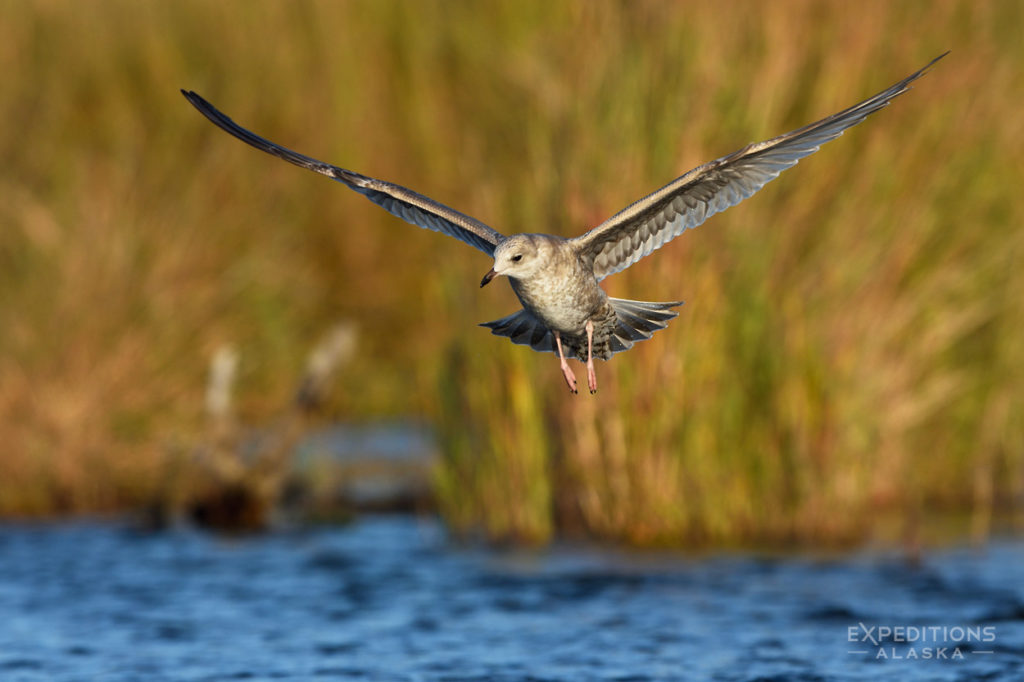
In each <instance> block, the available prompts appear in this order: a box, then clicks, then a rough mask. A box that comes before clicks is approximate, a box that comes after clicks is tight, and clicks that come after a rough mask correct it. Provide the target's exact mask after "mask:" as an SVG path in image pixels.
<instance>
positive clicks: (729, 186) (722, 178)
mask: <svg viewBox="0 0 1024 682" xmlns="http://www.w3.org/2000/svg"><path fill="white" fill-rule="evenodd" d="M946 54H948V52H947V53H944V54H942V55H939V56H938V57H936V58H935V59H933V60H932V61H931V62H929V63H928V64H927V65H926V66H925V67H924V68H922V69H921V70H919V71H916V72H915V73H913V74H911V75H909V76H907V77H906V78H904V79H903V80H901V81H899V82H898V83H895V84H894V85H892V86H891V87H888V88H886V89H885V90H883V91H881V92H879V93H878V94H877V95H874V96H872V97H869V98H868V99H866V100H864V101H863V102H861V103H860V104H855V105H854V106H852V107H850V108H849V109H844V110H843V111H840V112H839V113H837V114H833V115H831V116H829V117H827V118H823V119H821V120H820V121H817V122H816V123H811V124H810V125H806V126H804V127H803V128H798V129H797V130H793V131H791V132H788V133H786V134H784V135H780V136H778V137H775V138H772V139H770V140H767V141H765V142H759V143H756V144H751V145H748V146H746V147H744V148H743V149H740V150H739V151H737V152H734V153H732V154H729V155H728V156H723V157H721V158H720V159H716V160H714V161H711V162H709V163H706V164H704V165H702V166H698V167H696V168H694V169H693V170H691V171H690V172H688V173H686V174H685V175H683V176H681V177H678V178H676V179H675V180H673V181H672V182H670V183H669V184H667V185H665V186H664V187H662V188H661V189H659V190H657V191H656V192H654V193H652V194H649V195H647V196H646V197H644V198H643V199H640V200H639V201H636V202H634V203H632V204H630V205H629V206H627V207H626V208H624V209H623V210H621V211H619V212H618V213H616V214H615V215H613V216H612V217H611V218H609V219H608V220H606V221H604V222H603V223H601V224H600V225H598V226H597V227H595V228H593V229H592V230H590V231H589V232H587V233H585V234H583V235H580V236H578V237H574V238H572V239H564V238H562V237H557V236H554V235H550V234H514V235H510V236H507V237H506V236H505V235H503V234H501V233H500V232H497V231H496V230H494V229H492V228H491V227H489V226H487V225H485V224H484V223H482V222H480V221H479V220H476V219H475V218H471V217H469V216H467V215H465V214H463V213H459V212H458V211H456V210H454V209H451V208H449V207H447V206H445V205H443V204H440V203H438V202H436V201H434V200H433V199H430V198H428V197H425V196H423V195H422V194H417V193H416V192H413V191H412V190H410V189H406V188H405V187H402V186H400V185H395V184H392V183H390V182H385V181H383V180H377V179H375V178H371V177H368V176H366V175H360V174H359V173H355V172H353V171H350V170H345V169H344V168H339V167H337V166H333V165H331V164H328V163H324V162H322V161H317V160H316V159H313V158H310V157H308V156H304V155H303V154H299V153H297V152H293V151H291V150H290V149H286V148H284V147H281V146H280V145H277V144H274V143H273V142H270V141H269V140H266V139H264V138H262V137H260V136H259V135H256V134H254V133H252V132H250V131H248V130H246V129H245V128H242V127H241V126H239V125H238V124H236V123H235V122H234V121H232V120H231V119H230V118H228V117H227V116H225V115H224V114H223V113H221V112H220V111H218V110H217V109H216V108H215V107H214V106H213V105H212V104H210V103H209V102H207V101H206V100H205V99H203V98H202V97H200V96H199V95H197V94H196V93H194V92H191V91H185V90H182V91H181V92H182V94H183V95H185V97H186V98H187V99H188V101H189V102H191V103H192V105H193V106H195V108H196V109H198V110H199V111H200V112H201V113H202V114H203V115H204V116H206V117H207V118H208V119H210V120H211V121H213V122H214V123H215V124H216V125H217V126H219V127H220V128H222V129H223V130H225V131H227V132H229V133H231V134H232V135H234V136H235V137H237V138H238V139H240V140H242V141H243V142H246V143H248V144H250V145H252V146H253V147H256V148H257V149H261V150H263V151H265V152H267V153H269V154H273V155H274V156H278V157H280V158H282V159H284V160H285V161H288V162H290V163H294V164H295V165H297V166H302V167H303V168H308V169H309V170H312V171H316V172H317V173H320V174H322V175H326V176H327V177H329V178H333V179H334V180H337V181H339V182H342V183H344V184H345V185H347V186H348V187H349V188H350V189H353V190H355V191H356V192H359V193H360V194H362V195H363V196H365V197H366V198H368V199H369V200H370V201H372V202H374V203H375V204H378V205H379V206H382V207H383V208H385V209H386V210H388V211H389V212H391V213H392V214H394V215H396V216H398V217H399V218H402V219H403V220H406V221H408V222H410V223H412V224H413V225H417V226H419V227H424V228H427V229H430V230H435V231H437V232H442V233H444V234H447V235H449V236H451V237H455V238H456V239H459V240H461V241H463V242H465V243H467V244H469V245H471V246H475V247H476V248H478V249H480V250H481V251H483V252H484V253H486V254H487V255H488V256H492V257H493V258H494V267H492V268H491V270H490V271H489V272H488V273H487V274H486V275H484V278H483V280H482V281H481V282H480V286H481V287H482V286H484V285H485V284H487V283H488V282H490V281H491V280H492V279H494V278H495V277H497V276H498V275H504V276H506V277H508V279H509V283H510V284H511V285H512V290H513V291H514V292H515V293H516V296H517V297H518V298H519V301H520V302H521V303H522V304H523V309H522V310H520V311H518V312H516V313H513V314H511V315H509V316H507V317H503V318H501V319H500V320H494V321H493V322H486V323H484V325H483V326H485V327H490V329H491V332H492V333H493V334H497V335H499V336H507V337H509V339H511V340H512V341H513V342H514V343H518V344H525V345H528V346H530V347H531V348H533V349H534V350H537V351H551V352H554V353H557V355H558V359H559V362H560V363H561V369H562V373H563V374H564V376H565V382H566V384H568V386H569V390H570V391H572V392H573V393H575V392H576V377H575V375H574V374H573V372H572V370H571V369H570V368H569V365H568V363H567V362H566V357H567V356H568V357H575V358H577V359H579V360H582V361H584V362H586V366H587V385H588V387H589V388H590V392H591V393H594V392H596V391H597V375H596V374H595V372H594V358H595V357H598V358H601V359H602V360H607V359H609V358H610V357H611V356H612V355H613V354H615V353H618V352H619V351H624V350H628V349H629V348H631V347H632V346H633V344H634V343H636V342H637V341H643V340H645V339H649V338H650V337H651V334H653V333H654V332H656V331H658V330H659V329H664V328H665V326H666V325H667V324H668V321H669V320H671V319H672V318H673V317H675V316H676V315H677V313H676V312H674V311H673V310H672V309H673V308H675V307H677V306H680V305H682V301H670V302H666V303H649V302H645V301H628V300H623V299H618V298H611V297H609V296H608V295H607V294H605V292H604V290H603V289H602V288H601V287H600V285H599V284H598V283H599V282H600V281H601V280H602V279H604V278H605V277H607V276H608V275H612V274H615V273H616V272H619V271H621V270H624V269H626V268H628V267H629V266H630V265H632V264H633V263H635V262H637V261H638V260H640V259H641V258H643V257H644V256H646V255H648V254H649V253H651V252H652V251H654V250H655V249H658V248H660V247H661V246H663V245H664V244H665V243H667V242H668V241H670V240H672V239H674V238H675V237H678V236H679V235H680V234H682V233H683V232H684V231H686V230H687V229H689V228H692V227H697V226H698V225H700V224H701V223H703V222H704V221H705V220H707V219H708V218H709V217H711V216H712V215H714V214H715V213H718V212H720V211H724V210H725V209H727V208H729V207H730V206H734V205H736V204H738V203H739V202H741V201H743V200H744V199H746V198H747V197H749V196H751V195H752V194H754V193H755V192H757V191H758V190H759V189H761V188H762V187H764V185H765V184H767V183H768V182H769V181H770V180H773V179H774V178H775V177H777V176H778V175H779V173H781V172H782V171H784V170H785V169H787V168H789V167H790V166H793V165H795V164H796V163H797V162H798V161H799V160H800V159H802V158H803V157H805V156H807V155H809V154H812V153H813V152H816V151H817V150H818V148H819V147H820V146H821V145H822V144H824V143H825V142H828V141H829V140H834V139H835V138H837V137H839V136H840V135H842V134H843V131H845V130H846V129H847V128H849V127H850V126H853V125H856V124H857V123H860V122H861V121H863V120H864V119H865V118H866V117H867V116H868V115H869V114H872V113H874V112H876V111H878V110H879V109H881V108H882V107H885V106H886V105H888V104H889V102H890V101H892V99H893V98H894V97H896V96H897V95H900V94H902V93H904V92H906V91H907V90H908V88H909V85H910V83H911V82H913V81H914V80H916V79H918V78H920V77H921V76H922V75H924V73H925V72H926V71H928V69H929V68H930V67H931V66H932V65H933V64H935V62H937V61H938V60H940V59H942V58H943V57H945V56H946Z"/></svg>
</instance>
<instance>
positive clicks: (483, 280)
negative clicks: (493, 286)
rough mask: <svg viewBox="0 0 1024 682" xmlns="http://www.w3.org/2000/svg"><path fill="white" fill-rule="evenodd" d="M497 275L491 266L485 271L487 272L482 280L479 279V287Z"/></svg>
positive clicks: (485, 284)
mask: <svg viewBox="0 0 1024 682" xmlns="http://www.w3.org/2000/svg"><path fill="white" fill-rule="evenodd" d="M497 276H498V273H496V272H495V271H494V268H491V269H490V270H489V271H488V272H487V274H486V275H484V278H483V279H482V280H480V288H483V287H485V286H487V283H488V282H490V281H491V280H492V279H494V278H495V277H497Z"/></svg>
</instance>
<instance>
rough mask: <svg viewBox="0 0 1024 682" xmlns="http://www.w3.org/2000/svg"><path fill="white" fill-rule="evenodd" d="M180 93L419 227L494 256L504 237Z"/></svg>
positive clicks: (241, 135)
mask: <svg viewBox="0 0 1024 682" xmlns="http://www.w3.org/2000/svg"><path fill="white" fill-rule="evenodd" d="M181 94H183V95H185V98H186V99H187V100H188V101H189V102H191V103H192V106H194V107H195V108H196V109H198V110H199V112H200V113H201V114H203V116H205V117H206V118H208V119H210V120H211V121H213V122H214V123H215V124H216V125H217V126H218V127H219V128H221V129H222V130H225V131H227V132H229V133H231V134H232V135H234V136H235V137H237V138H238V139H239V140H241V141H242V142H245V143H247V144H250V145H252V146H253V147H256V149H261V150H263V151H265V152H267V153H268V154H273V155H274V156H277V157H280V158H282V159H284V160H285V161H288V162H289V163H294V164H295V165H296V166H301V167H303V168H308V169H309V170H311V171H315V172H317V173H320V174H321V175H326V176H327V177H329V178H333V179H334V180H337V181H338V182H342V183H344V184H345V185H347V186H348V187H349V188H351V189H353V190H355V191H356V192H359V193H360V194H362V195H363V196H365V197H366V198H367V199H369V200H370V201H372V202H373V203H375V204H377V205H378V206H382V207H383V208H384V209H386V210H387V211H389V212H390V213H392V214H394V215H396V216H398V217H399V218H401V219H402V220H405V221H406V222H409V223H412V224H413V225H417V226H419V227H425V228H426V229H428V230H434V231H435V232H442V233H444V234H446V235H448V236H449V237H455V238H456V239H458V240H460V241H463V242H466V243H467V244H469V245H470V246H475V247H476V248H478V249H480V250H481V251H483V252H484V253H486V254H487V255H488V256H493V255H494V247H495V246H497V245H498V242H500V241H501V240H502V239H504V238H505V237H504V236H503V235H502V234H501V233H500V232H498V231H496V230H494V229H492V228H491V227H488V226H487V225H485V224H484V223H482V222H480V221H479V220H477V219H476V218H471V217H469V216H467V215H464V214H462V213H459V212H458V211H456V210H454V209H451V208H448V207H447V206H445V205H444V204H441V203H438V202H436V201H434V200H433V199H431V198H429V197H425V196H423V195H422V194H418V193H416V192H413V191H412V190H411V189H406V188H405V187H402V186H401V185H395V184H393V183H390V182H384V181H383V180H377V179H375V178H370V177H367V176H365V175H360V174H359V173H353V172H352V171H350V170H345V169H344V168H338V167H337V166H332V165H331V164H329V163H324V162H323V161H317V160H316V159H313V158H310V157H308V156H305V155H303V154H299V153H297V152H293V151H292V150H290V149H285V148H284V147H282V146H280V145H277V144H274V143H273V142H271V141H270V140H265V139H264V138H262V137H260V136H259V135H256V134H255V133H252V132H250V131H248V130H246V129H245V128H243V127H242V126H240V125H238V124H237V123H235V122H234V121H232V120H231V119H230V118H228V117H227V116H225V115H224V114H223V113H222V112H220V111H218V110H217V108H216V107H214V106H213V105H212V104H210V103H209V102H207V101H206V100H205V99H203V98H202V97H200V96H199V95H197V94H196V93H194V92H192V91H186V90H182V91H181Z"/></svg>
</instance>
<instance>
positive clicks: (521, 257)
mask: <svg viewBox="0 0 1024 682" xmlns="http://www.w3.org/2000/svg"><path fill="white" fill-rule="evenodd" d="M521 260H523V254H521V253H517V254H516V255H514V256H512V261H513V262H515V263H518V262H519V261H521Z"/></svg>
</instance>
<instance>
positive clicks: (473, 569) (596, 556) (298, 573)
mask: <svg viewBox="0 0 1024 682" xmlns="http://www.w3.org/2000/svg"><path fill="white" fill-rule="evenodd" d="M886 627H888V628H892V631H893V632H895V628H897V627H903V628H916V629H917V632H918V635H917V636H916V637H914V636H913V633H914V631H913V630H903V633H904V634H903V639H909V638H913V639H915V640H916V641H914V642H906V641H904V642H894V641H893V637H892V636H890V637H887V638H885V637H883V638H879V637H878V633H879V628H886ZM851 628H853V629H852V630H851ZM943 628H945V630H943ZM864 632H867V633H870V634H871V637H872V638H874V640H877V642H878V644H877V645H876V644H875V642H874V641H872V640H871V639H867V638H866V636H865V635H864V634H863V633H864ZM922 633H924V634H922ZM921 637H927V638H928V641H927V642H923V641H922V640H921ZM936 638H938V639H939V640H940V641H936ZM967 640H971V641H967ZM979 640H984V641H979ZM957 647H959V649H957ZM942 648H944V652H945V656H946V657H942V656H941V655H940V654H939V649H942ZM926 651H931V654H930V656H931V657H930V658H926V656H927V655H929V654H927V653H926ZM956 651H958V652H959V655H957V654H956V653H954V652H956ZM986 651H991V652H992V653H984V652H986ZM850 652H858V653H850ZM879 652H882V654H884V655H885V658H883V659H880V658H879V655H880V654H879ZM238 679H242V680H504V681H509V680H620V681H626V680H629V681H642V680H686V679H698V680H699V679H713V680H755V679H769V680H831V679H836V680H862V679H863V680H867V679H894V680H897V679H898V680H979V679H1007V680H1010V679H1024V543H1022V542H1020V541H1017V542H997V543H994V544H993V545H991V546H990V547H989V548H987V550H985V551H984V552H981V553H979V552H976V551H971V550H966V549H965V550H950V551H943V552H939V553H933V554H930V555H926V556H925V558H924V561H923V563H922V564H921V565H920V566H918V567H912V566H909V565H907V564H906V563H905V562H903V561H901V560H900V559H899V558H898V557H895V556H885V555H878V554H863V553H862V554H856V555H853V556H845V557H841V558H835V557H833V558H829V559H821V558H813V557H807V556H803V557H801V556H790V557H784V558H765V557H755V556H749V555H712V556H701V557H690V558H687V557H686V556H681V555H675V556H671V555H651V554H630V553H625V552H614V551H602V550H597V549H593V548H572V547H558V548H555V549H552V550H548V551H545V552H538V553H521V552H516V553H508V552H493V551H486V550H483V549H480V548H475V549H474V548H465V547H459V546H458V545H457V544H455V543H453V542H451V541H450V540H449V539H448V538H447V537H446V536H445V533H444V531H443V529H442V528H441V527H440V526H439V525H438V524H436V523H434V522H432V521H429V520H416V519H411V518H408V517H390V518H370V519H366V520H362V521H359V522H357V523H355V524H353V525H351V526H347V527H342V528H329V529H325V528H317V529H310V530H303V531H293V532H288V533H279V534H272V535H268V536H260V537H253V538H246V539H240V540H225V539H222V538H216V537H211V536H207V535H203V534H199V533H193V532H174V533H166V534H156V535H145V534H139V533H135V532H132V531H129V530H126V529H125V528H123V527H119V526H116V525H104V524H83V523H76V524H61V525H45V526H10V525H8V526H0V680H3V681H4V682H6V681H21V680H25V681H29V680H69V681H70V680H75V681H78V680H110V681H115V680H116V681H120V680H146V681H159V680H238Z"/></svg>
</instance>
